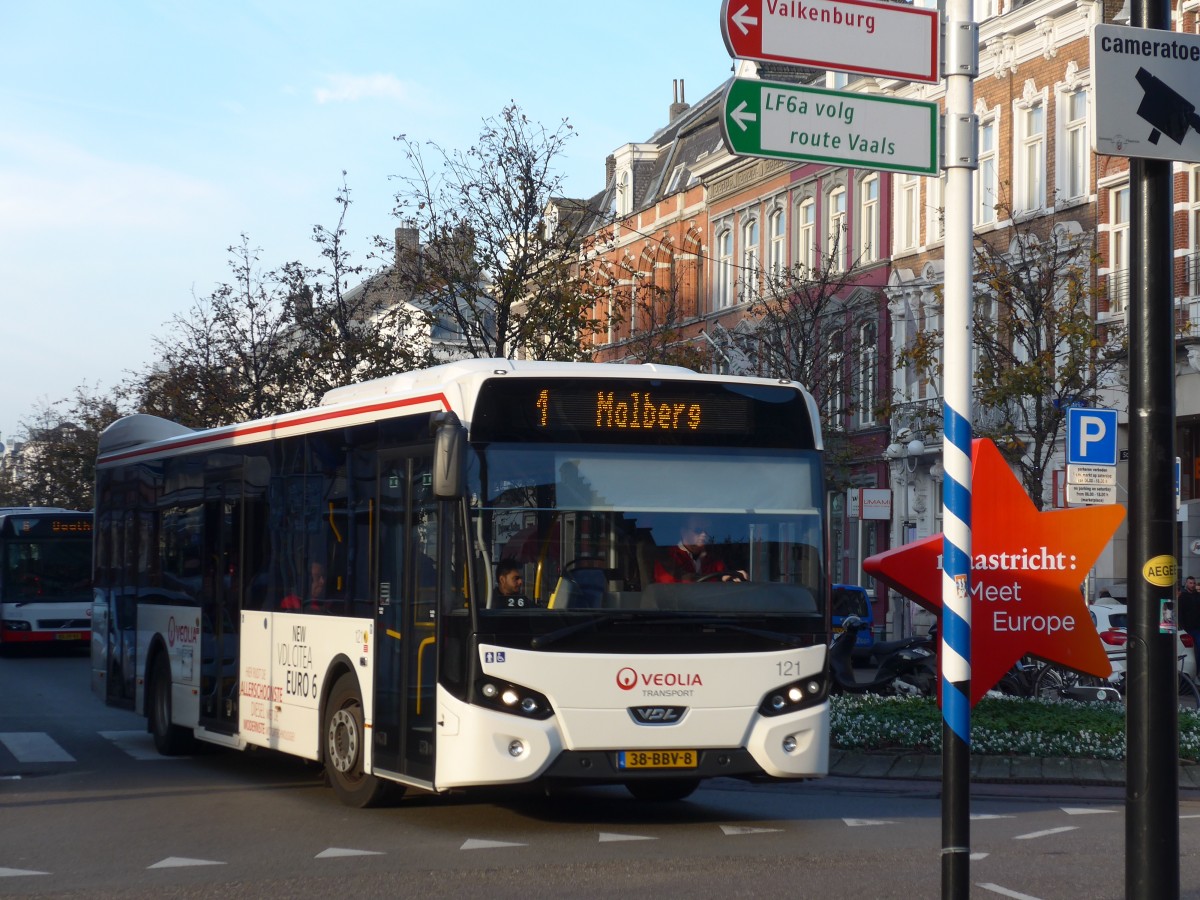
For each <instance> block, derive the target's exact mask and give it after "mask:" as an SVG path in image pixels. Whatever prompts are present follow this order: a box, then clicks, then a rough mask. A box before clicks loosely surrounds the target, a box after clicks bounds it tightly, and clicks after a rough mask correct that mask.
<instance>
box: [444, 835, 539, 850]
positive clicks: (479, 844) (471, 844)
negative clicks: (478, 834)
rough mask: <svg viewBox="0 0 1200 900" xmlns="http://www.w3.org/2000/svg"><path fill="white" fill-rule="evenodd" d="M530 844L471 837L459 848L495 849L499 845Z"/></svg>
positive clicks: (523, 845) (521, 845) (516, 845)
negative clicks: (482, 839)
mask: <svg viewBox="0 0 1200 900" xmlns="http://www.w3.org/2000/svg"><path fill="white" fill-rule="evenodd" d="M528 846H529V845H528V844H510V843H508V842H507V841H480V840H476V839H475V838H470V839H469V840H467V841H465V842H464V843H463V845H462V846H461V847H459V848H458V849H459V850H495V849H496V848H498V847H528Z"/></svg>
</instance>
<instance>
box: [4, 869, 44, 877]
mask: <svg viewBox="0 0 1200 900" xmlns="http://www.w3.org/2000/svg"><path fill="white" fill-rule="evenodd" d="M49 874H50V873H49V872H35V871H34V870H33V869H0V878H16V877H17V876H19V875H49Z"/></svg>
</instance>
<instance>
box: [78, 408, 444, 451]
mask: <svg viewBox="0 0 1200 900" xmlns="http://www.w3.org/2000/svg"><path fill="white" fill-rule="evenodd" d="M433 402H440V403H441V404H442V408H443V409H447V410H448V409H450V401H449V400H447V399H446V395H445V394H443V393H437V394H426V395H425V396H422V397H409V398H407V399H405V400H389V401H388V402H386V403H372V404H370V405H368V406H356V407H355V408H354V409H343V410H340V411H336V412H323V413H314V414H313V415H310V416H303V417H302V418H299V419H294V420H292V421H288V422H284V423H280V422H277V421H273V422H262V423H260V424H258V425H254V426H251V427H242V426H237V425H235V426H233V427H232V429H231V430H229V431H224V430H223V431H221V433H220V434H208V433H206V434H198V435H195V436H193V437H184V438H178V439H174V440H168V441H166V442H163V443H156V444H155V445H154V446H153V447H142V448H139V449H137V450H127V451H125V452H124V453H116V454H113V455H112V456H102V457H100V463H101V464H102V465H104V464H107V463H113V462H120V461H121V460H124V459H133V458H135V457H138V456H145V455H147V454H151V453H165V452H167V451H170V450H182V449H184V448H187V447H197V446H201V445H203V444H210V443H214V442H216V441H226V440H233V439H235V438H240V437H246V436H248V435H253V434H261V433H262V432H264V431H288V430H291V429H293V428H299V427H301V426H303V425H311V424H312V423H314V422H327V421H329V420H331V419H340V418H344V417H345V418H349V417H353V416H361V415H364V414H366V413H373V412H382V411H383V410H388V409H401V408H402V407H405V406H418V405H420V404H422V403H433Z"/></svg>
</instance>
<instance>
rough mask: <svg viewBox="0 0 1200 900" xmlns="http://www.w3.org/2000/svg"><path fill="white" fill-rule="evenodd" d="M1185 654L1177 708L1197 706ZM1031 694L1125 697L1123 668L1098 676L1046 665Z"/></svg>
mask: <svg viewBox="0 0 1200 900" xmlns="http://www.w3.org/2000/svg"><path fill="white" fill-rule="evenodd" d="M1186 660H1187V657H1186V656H1180V657H1179V662H1178V666H1177V678H1176V685H1177V687H1176V693H1177V695H1178V704H1179V708H1180V709H1190V710H1197V709H1200V689H1198V688H1197V687H1196V682H1195V680H1194V679H1193V678H1192V677H1191V676H1190V675H1189V674H1188V673H1187V672H1186V671H1185V669H1184V662H1185V661H1186ZM1033 696H1035V697H1042V698H1044V699H1047V700H1079V701H1087V700H1100V701H1109V700H1111V701H1117V702H1121V701H1124V699H1125V670H1124V669H1122V670H1121V671H1120V672H1115V673H1114V674H1113V675H1112V676H1110V677H1109V678H1107V679H1105V678H1097V677H1096V676H1095V675H1087V674H1085V673H1083V672H1077V671H1075V670H1074V669H1068V668H1067V667H1066V666H1061V665H1047V666H1044V667H1043V668H1042V669H1041V671H1040V672H1038V675H1037V678H1036V680H1035V681H1034V686H1033Z"/></svg>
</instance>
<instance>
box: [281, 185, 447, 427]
mask: <svg viewBox="0 0 1200 900" xmlns="http://www.w3.org/2000/svg"><path fill="white" fill-rule="evenodd" d="M345 175H346V173H345V172H343V173H342V179H343V180H342V186H341V188H340V189H339V190H338V193H337V197H336V198H335V199H336V202H337V204H338V219H337V223H336V224H335V225H334V226H333V227H332V228H328V227H326V226H323V225H316V226H313V230H312V239H313V241H314V242H315V243H316V244H317V246H318V247H319V248H320V254H321V259H322V262H321V264H320V265H319V266H317V267H315V268H309V267H307V266H304V265H302V264H301V263H298V262H292V263H288V264H287V265H285V266H283V268H282V270H281V272H280V276H279V277H280V279H281V282H282V285H283V288H284V292H285V295H286V302H285V307H286V311H287V315H288V317H289V319H290V321H291V323H292V330H291V332H290V340H291V342H292V344H293V349H294V351H295V352H294V354H293V356H292V361H293V363H294V365H295V371H294V372H293V373H292V383H293V388H294V395H293V397H292V400H291V404H292V406H293V408H302V407H305V406H311V405H313V404H315V403H316V402H318V401H319V399H320V397H321V396H322V395H323V394H324V393H325V392H326V391H328V390H330V389H331V388H335V387H341V386H343V385H347V384H352V383H354V382H356V381H362V380H365V379H369V378H378V377H382V376H384V375H390V374H392V373H393V372H396V371H404V370H407V369H412V368H414V367H416V366H418V365H420V364H422V363H423V362H426V361H427V356H426V354H425V352H424V349H423V347H422V346H421V344H420V342H419V340H418V337H417V335H416V334H415V333H414V331H413V322H414V318H415V313H414V309H413V307H412V301H413V300H414V298H415V296H416V293H417V290H418V288H419V284H418V283H417V282H416V281H414V280H413V279H412V278H411V277H410V275H409V273H408V272H406V271H403V270H402V268H401V266H400V265H399V262H398V259H399V257H398V254H393V255H390V256H389V257H388V258H386V259H380V258H379V257H374V258H373V259H374V265H373V266H372V265H370V264H369V262H362V263H360V262H356V261H355V259H354V255H353V253H352V252H351V250H350V247H349V245H348V237H347V230H346V217H347V214H348V212H349V209H350V205H351V200H350V188H349V187H348V186H347V185H346V182H345ZM376 244H377V246H378V247H379V248H380V249H383V248H387V249H388V250H389V251H390V250H391V249H392V246H393V245H392V244H391V243H390V242H386V241H384V240H383V239H380V238H377V239H376ZM371 259H372V258H371V257H368V261H370V260H371Z"/></svg>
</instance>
